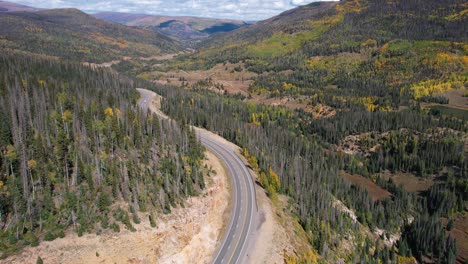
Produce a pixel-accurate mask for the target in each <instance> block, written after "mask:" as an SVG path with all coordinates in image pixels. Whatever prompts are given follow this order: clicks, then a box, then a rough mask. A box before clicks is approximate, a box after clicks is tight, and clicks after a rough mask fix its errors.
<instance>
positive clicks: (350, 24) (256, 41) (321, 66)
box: [181, 0, 468, 107]
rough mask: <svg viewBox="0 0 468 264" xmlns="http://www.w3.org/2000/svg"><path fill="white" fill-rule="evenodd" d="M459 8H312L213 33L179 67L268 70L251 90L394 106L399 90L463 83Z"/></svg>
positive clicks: (466, 31) (466, 18)
mask: <svg viewBox="0 0 468 264" xmlns="http://www.w3.org/2000/svg"><path fill="white" fill-rule="evenodd" d="M466 10H468V5H467V4H466V1H462V0H450V1H436V0H430V1H424V2H423V1H417V0H411V1H402V0H398V1H391V2H389V1H383V0H372V1H367V0H348V1H341V2H338V3H337V2H335V3H330V2H323V3H312V4H310V5H307V6H303V7H298V8H296V9H293V10H290V11H287V12H284V13H283V14H280V15H279V16H276V17H274V18H271V19H268V20H265V21H262V22H259V23H257V24H255V25H252V26H250V27H247V28H242V29H239V30H236V31H233V32H229V33H226V34H223V35H216V36H213V37H211V38H209V39H207V40H205V41H203V43H201V44H200V51H199V52H198V53H196V54H194V55H193V56H192V57H191V58H192V59H191V60H189V61H182V63H181V64H182V65H184V64H185V65H186V66H188V67H191V68H193V65H194V64H195V65H199V66H198V67H206V66H208V67H211V66H213V65H215V64H217V63H224V62H225V61H231V62H239V61H243V62H245V65H246V67H247V69H248V70H249V71H253V72H256V73H259V74H262V73H266V72H270V73H272V72H274V74H269V75H268V76H265V75H262V76H260V77H259V78H258V79H257V81H256V82H255V83H253V84H252V85H251V89H250V91H251V92H252V93H268V94H272V95H285V94H289V95H291V94H302V95H305V94H313V93H321V94H324V96H325V94H328V95H330V94H331V95H333V96H335V97H336V95H337V94H341V95H345V96H351V97H356V95H357V96H359V97H372V98H371V99H370V100H371V102H370V104H372V105H374V106H370V105H366V106H368V107H378V106H380V107H397V105H398V104H400V103H401V102H402V101H401V99H402V98H401V97H400V95H401V94H402V93H403V94H405V95H406V97H407V98H413V99H420V98H422V97H426V96H430V97H431V96H433V95H436V94H438V93H442V92H446V91H447V90H451V89H456V88H457V87H464V86H465V84H466V82H467V74H468V72H467V71H468V70H467V68H468V67H467V66H468V62H467V60H466V56H467V55H468V49H467V45H466V44H467V41H468V28H467V25H468V12H466ZM220 54H221V55H220ZM290 70H292V71H293V72H292V73H291V72H285V71H290ZM284 83H287V84H291V85H292V86H284V85H283V84H284ZM325 87H334V88H337V89H336V90H326V91H323V89H324V88H325ZM316 89H320V91H318V90H316ZM389 96H391V98H390V100H388V101H387V103H385V104H383V102H377V101H378V100H377V98H379V97H380V98H383V97H387V98H388V97H389ZM326 97H327V96H326ZM366 100H367V99H366ZM431 100H432V99H431ZM327 101H328V102H326V103H328V104H329V105H336V104H337V102H336V101H337V100H334V102H332V101H331V100H327ZM339 101H343V100H342V99H339ZM349 101H350V100H348V103H349ZM380 101H383V100H380Z"/></svg>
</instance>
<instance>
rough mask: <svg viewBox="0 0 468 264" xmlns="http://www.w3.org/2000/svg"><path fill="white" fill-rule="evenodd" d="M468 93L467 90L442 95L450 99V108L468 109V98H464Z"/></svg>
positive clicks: (452, 91) (451, 91)
mask: <svg viewBox="0 0 468 264" xmlns="http://www.w3.org/2000/svg"><path fill="white" fill-rule="evenodd" d="M467 92H468V90H467V89H459V90H450V91H448V92H445V93H443V94H441V95H443V96H445V97H447V98H448V99H449V104H448V105H449V106H452V107H456V108H461V109H468V97H463V95H464V94H465V93H467Z"/></svg>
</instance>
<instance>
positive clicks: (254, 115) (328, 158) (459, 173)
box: [157, 88, 468, 263]
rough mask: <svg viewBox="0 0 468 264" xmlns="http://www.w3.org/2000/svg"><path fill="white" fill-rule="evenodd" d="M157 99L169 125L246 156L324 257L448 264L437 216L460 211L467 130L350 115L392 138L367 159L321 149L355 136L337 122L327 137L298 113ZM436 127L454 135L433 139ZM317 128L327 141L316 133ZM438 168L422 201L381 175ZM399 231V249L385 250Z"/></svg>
mask: <svg viewBox="0 0 468 264" xmlns="http://www.w3.org/2000/svg"><path fill="white" fill-rule="evenodd" d="M157 91H158V92H159V93H162V94H164V95H165V97H166V100H165V101H164V104H163V109H164V110H165V111H166V112H167V113H169V114H170V115H171V116H172V117H174V118H176V119H178V120H184V121H185V122H189V123H191V124H194V125H198V126H202V127H205V128H207V129H209V130H212V131H216V132H218V133H220V134H221V135H222V136H224V137H225V138H227V139H229V140H231V141H233V142H235V143H237V144H239V145H240V146H242V147H243V148H244V151H243V154H244V156H245V157H246V158H247V159H248V160H249V162H250V164H251V166H252V167H253V169H254V170H255V171H256V172H257V173H258V175H259V181H260V184H261V185H262V186H263V187H264V188H265V190H266V191H267V193H268V194H269V196H270V197H271V198H272V199H273V200H274V199H275V196H276V194H277V193H278V192H281V193H285V194H287V195H289V196H291V197H292V198H293V200H294V201H295V204H296V206H297V207H296V213H297V215H298V217H299V219H300V222H301V224H302V226H303V228H304V229H305V230H306V231H307V232H308V235H309V241H310V243H311V244H312V245H313V246H314V248H315V249H316V250H317V252H319V253H320V254H321V256H322V257H323V258H324V259H326V260H329V261H332V262H333V261H336V260H338V259H340V258H344V259H346V260H348V261H351V262H354V263H356V262H361V263H381V262H383V263H387V262H388V261H391V262H392V263H395V262H398V263H400V262H401V261H404V259H405V258H407V257H409V256H414V257H415V258H417V259H418V260H422V259H423V258H424V259H427V258H429V259H431V260H434V261H439V262H441V263H453V262H454V261H455V258H456V256H457V248H456V242H455V240H454V238H453V237H451V236H449V235H446V233H445V228H444V227H443V226H442V223H441V221H440V217H442V216H445V217H451V216H455V215H456V214H457V213H459V212H460V213H463V212H464V211H465V210H466V203H467V201H468V195H467V194H468V190H467V189H466V187H467V186H468V185H467V183H468V181H467V172H468V167H467V163H466V158H465V156H466V152H465V150H464V142H463V141H462V140H461V137H460V134H461V133H466V132H467V126H466V123H465V122H461V121H457V120H456V119H444V118H441V119H436V118H434V117H432V116H431V115H429V114H427V113H424V112H417V111H415V110H410V111H405V112H401V113H369V112H361V113H353V115H354V118H355V119H357V118H361V119H362V120H365V121H364V122H365V123H364V125H363V126H364V127H362V128H360V129H361V130H363V131H381V132H388V131H389V132H391V138H390V139H389V140H385V141H384V142H383V143H382V146H381V147H380V148H379V151H377V152H376V153H375V156H370V157H365V156H361V155H348V154H345V153H340V152H335V151H330V150H329V148H327V147H326V146H328V143H327V141H329V138H328V137H327V136H328V135H330V134H331V133H336V131H337V130H338V131H342V133H345V134H348V133H353V132H354V131H355V128H354V127H352V126H347V125H346V123H343V122H338V124H339V126H340V128H335V129H336V130H335V129H333V128H332V127H331V126H330V124H329V123H324V122H322V121H320V120H312V119H311V117H310V116H309V115H306V114H304V113H303V112H301V111H291V110H288V109H286V108H279V107H268V106H261V105H256V104H252V103H245V102H242V101H241V100H239V99H238V98H235V97H231V98H225V97H223V96H220V95H216V94H213V93H210V92H206V91H205V92H203V91H200V90H199V91H196V92H187V91H183V90H178V89H175V88H165V89H164V88H159V89H158V90H157ZM349 115H351V113H350V114H349ZM347 118H349V120H350V121H352V120H353V119H352V118H351V117H350V116H348V117H347ZM351 124H354V123H353V122H351ZM359 124H361V123H360V122H359V121H357V122H356V125H357V126H358V127H359ZM361 125H362V124H361ZM400 127H405V128H407V129H409V130H410V131H419V132H420V134H419V136H417V137H413V136H411V135H412V134H410V136H408V134H407V133H405V132H404V131H401V130H398V129H399V128H400ZM440 127H449V128H452V129H453V131H452V132H450V131H446V132H444V133H434V130H438V129H439V128H440ZM321 129H327V131H328V133H324V134H323V135H321V134H317V133H316V131H318V130H321ZM424 135H426V136H424ZM442 168H445V170H446V172H445V173H444V175H445V176H444V177H447V179H446V181H443V182H439V183H437V184H434V185H433V186H432V187H431V188H430V190H428V191H427V193H425V194H423V195H415V194H414V193H409V192H407V191H405V189H404V188H403V187H402V186H398V185H396V184H395V183H394V182H393V180H392V179H389V180H385V179H383V178H382V177H381V174H380V173H379V172H382V171H384V170H391V171H402V170H406V171H414V172H415V173H420V174H422V175H423V176H425V177H427V175H429V174H432V173H435V172H439V171H441V170H442ZM340 171H346V172H348V173H353V174H360V175H363V176H364V177H368V178H370V179H372V180H373V181H374V182H375V183H376V184H377V185H379V186H380V187H381V188H383V189H385V190H387V191H388V192H390V193H391V196H389V197H387V198H384V199H379V200H375V199H372V197H371V196H370V195H369V193H368V192H367V191H366V189H364V188H362V187H360V186H359V185H356V184H353V183H350V182H348V181H346V180H345V179H343V178H342V177H341V176H340ZM337 201H341V202H343V203H344V204H345V205H346V206H347V207H348V208H350V209H351V210H352V211H354V212H355V215H356V219H355V220H353V217H351V215H350V214H349V213H347V212H346V211H343V209H342V208H341V207H340V206H337ZM361 225H363V226H365V227H367V228H369V230H371V231H372V232H377V231H376V230H383V231H381V233H380V234H381V235H380V237H379V236H377V235H369V234H366V235H363V233H362V229H361ZM399 232H401V233H402V234H401V238H400V239H399V240H398V238H399V237H398V236H397V240H398V242H395V241H394V242H389V241H390V240H389V238H390V237H394V236H395V234H398V233H399ZM347 243H351V245H352V250H350V251H346V250H345V249H344V248H346V246H345V245H346V244H347ZM304 261H305V260H304ZM380 261H381V262H380Z"/></svg>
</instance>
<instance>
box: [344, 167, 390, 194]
mask: <svg viewBox="0 0 468 264" xmlns="http://www.w3.org/2000/svg"><path fill="white" fill-rule="evenodd" d="M340 175H341V176H342V177H343V178H344V179H345V180H347V181H349V182H351V183H353V184H355V185H357V186H359V187H361V188H364V189H366V190H367V192H368V193H369V195H370V196H371V197H372V199H373V200H374V201H378V200H383V199H385V198H387V197H390V195H391V194H390V193H389V192H388V191H387V190H385V189H383V188H381V187H380V186H378V185H377V184H375V183H374V182H372V181H371V180H369V179H367V178H365V177H363V176H360V175H354V174H349V173H346V172H344V171H342V172H341V173H340Z"/></svg>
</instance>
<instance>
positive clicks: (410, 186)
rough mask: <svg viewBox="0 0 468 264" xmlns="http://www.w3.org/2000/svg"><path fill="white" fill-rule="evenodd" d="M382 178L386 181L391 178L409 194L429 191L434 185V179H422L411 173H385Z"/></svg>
mask: <svg viewBox="0 0 468 264" xmlns="http://www.w3.org/2000/svg"><path fill="white" fill-rule="evenodd" d="M382 177H383V178H384V179H385V180H388V179H389V178H391V179H392V180H393V182H394V183H395V184H396V185H397V186H403V188H404V189H405V190H406V191H407V192H411V193H420V192H423V191H426V190H429V188H431V186H432V185H433V184H434V179H432V178H421V177H417V176H415V175H414V174H411V173H403V172H399V173H390V172H385V173H384V174H382Z"/></svg>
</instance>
